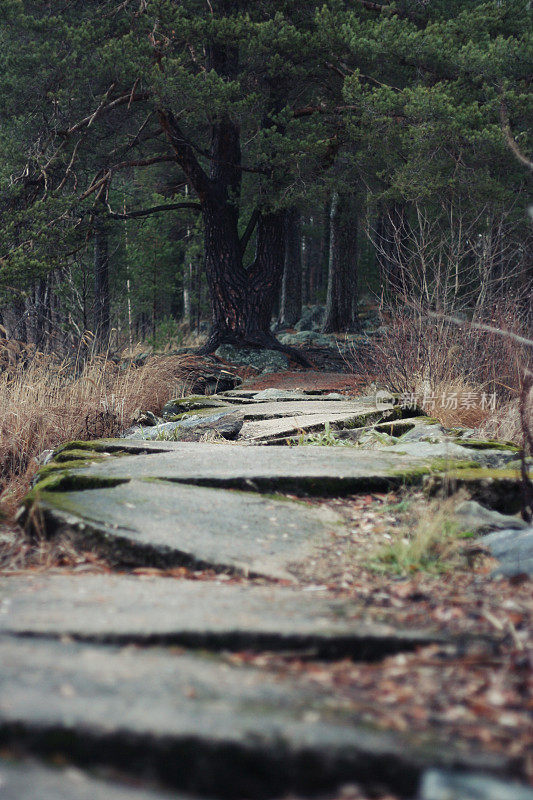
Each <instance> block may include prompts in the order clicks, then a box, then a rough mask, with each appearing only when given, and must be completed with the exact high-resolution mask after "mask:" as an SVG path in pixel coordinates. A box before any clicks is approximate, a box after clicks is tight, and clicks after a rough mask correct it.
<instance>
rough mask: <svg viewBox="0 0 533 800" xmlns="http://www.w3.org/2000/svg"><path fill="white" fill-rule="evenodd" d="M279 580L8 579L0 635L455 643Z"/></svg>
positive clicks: (251, 645) (396, 647) (205, 644)
mask: <svg viewBox="0 0 533 800" xmlns="http://www.w3.org/2000/svg"><path fill="white" fill-rule="evenodd" d="M321 594H322V593H319V595H318V597H314V598H311V597H310V593H309V592H305V591H303V592H302V591H300V590H296V589H289V588H283V587H279V586H275V585H268V586H249V585H243V584H240V585H239V584H231V585H220V584H218V583H214V582H202V581H179V582H176V581H172V580H169V579H167V578H151V579H150V580H145V581H140V580H139V579H138V578H136V577H131V576H128V575H85V576H84V577H83V579H80V577H79V576H73V575H34V576H31V577H30V578H27V577H24V578H17V577H13V578H4V579H0V597H2V600H1V601H0V635H2V634H14V635H17V636H32V637H36V636H50V637H56V638H61V637H65V636H67V637H70V638H72V639H76V640H86V641H92V642H96V643H115V644H120V643H122V644H154V643H156V644H178V645H183V646H186V647H193V648H199V647H201V648H206V649H209V650H212V651H219V650H255V651H260V650H271V651H288V650H294V651H308V652H311V651H312V652H313V653H315V654H317V655H318V656H321V657H328V658H329V657H332V656H335V657H343V656H350V657H351V658H354V659H358V660H372V659H374V658H382V657H383V656H385V655H387V654H389V653H397V652H406V651H408V650H410V649H414V648H416V647H417V646H419V645H424V644H431V643H433V642H452V641H453V640H452V639H450V638H449V637H446V636H443V635H442V634H436V633H435V632H432V631H417V630H412V629H409V630H401V629H398V628H396V627H392V626H391V625H384V624H376V623H375V622H371V621H370V620H368V619H367V620H365V619H361V614H360V611H359V610H358V608H357V606H356V604H355V603H353V602H352V603H350V602H349V601H346V600H335V599H332V598H331V597H327V596H326V597H321V596H320V595H321Z"/></svg>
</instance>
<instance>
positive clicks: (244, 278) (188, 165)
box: [158, 0, 308, 365]
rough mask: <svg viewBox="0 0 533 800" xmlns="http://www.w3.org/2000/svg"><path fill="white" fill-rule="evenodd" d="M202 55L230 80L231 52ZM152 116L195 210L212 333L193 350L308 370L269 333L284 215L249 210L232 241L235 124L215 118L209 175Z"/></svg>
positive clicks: (185, 142) (167, 124)
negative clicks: (240, 350) (262, 356)
mask: <svg viewBox="0 0 533 800" xmlns="http://www.w3.org/2000/svg"><path fill="white" fill-rule="evenodd" d="M224 3H228V4H229V5H230V6H231V3H230V0H224ZM219 10H220V9H219ZM208 54H209V65H210V68H211V69H214V70H215V71H216V72H217V73H218V75H220V76H222V77H224V78H227V79H232V77H233V76H234V74H235V72H236V69H237V65H238V58H239V50H238V48H237V47H235V46H231V45H230V46H224V45H221V44H220V43H218V42H211V43H210V44H209V46H208ZM158 115H159V121H160V123H161V127H162V129H163V131H164V132H165V134H166V136H167V137H168V139H169V141H170V143H171V145H172V147H173V150H174V152H175V154H176V158H177V161H178V163H179V164H180V166H181V168H182V169H183V171H184V173H185V175H186V177H187V180H188V181H189V183H190V184H191V185H192V186H193V187H194V189H195V191H196V194H197V196H198V199H199V201H200V205H201V209H202V215H203V221H204V243H205V271H206V278H207V286H208V289H209V296H210V300H211V311H212V328H211V331H210V334H209V337H208V340H207V342H206V343H205V345H204V346H203V347H202V348H200V351H199V352H200V353H211V352H213V351H214V350H216V348H217V347H218V346H219V345H220V344H222V343H230V344H235V345H240V346H250V345H251V346H254V347H270V348H273V349H277V350H282V351H284V352H291V353H292V355H293V356H294V357H295V358H297V359H298V360H299V361H300V362H301V363H303V364H306V365H308V362H307V359H305V358H304V357H303V356H300V354H297V353H296V352H293V351H290V348H287V347H284V346H283V345H282V344H281V343H280V342H278V341H277V339H276V338H275V336H274V335H273V334H272V333H271V331H270V321H271V317H272V311H273V308H274V305H275V302H276V299H277V297H278V294H279V290H280V286H281V280H282V275H283V266H284V237H283V221H284V212H269V211H264V210H263V209H256V210H255V211H254V213H253V215H252V219H251V221H250V224H249V225H248V226H247V229H246V233H245V234H244V236H243V238H242V239H241V238H240V236H239V207H240V201H241V183H242V170H241V163H242V157H241V142H240V127H239V124H238V122H236V121H234V120H232V119H231V118H230V117H229V116H227V115H222V116H221V117H219V118H218V119H217V121H216V122H214V123H213V125H212V128H211V149H210V156H211V159H210V162H211V163H210V171H209V175H208V174H207V173H206V172H205V170H204V168H203V167H202V165H201V164H200V162H199V161H198V158H197V155H196V152H195V150H194V148H193V146H192V145H191V143H190V141H189V139H188V138H187V136H185V134H184V132H183V131H182V130H181V128H180V125H179V123H178V120H177V119H176V117H174V115H173V114H172V112H171V111H169V110H168V109H160V110H159V112H158ZM255 226H257V247H256V256H255V260H254V262H253V263H252V265H251V266H250V267H249V268H248V269H246V268H245V266H244V264H243V257H244V253H245V251H246V245H247V242H248V240H249V238H250V235H251V233H252V231H253V230H254V228H255Z"/></svg>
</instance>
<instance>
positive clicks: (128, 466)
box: [57, 439, 453, 495]
mask: <svg viewBox="0 0 533 800" xmlns="http://www.w3.org/2000/svg"><path fill="white" fill-rule="evenodd" d="M92 445H93V446H96V447H97V448H98V447H100V446H101V447H103V448H105V449H107V450H108V451H109V452H113V450H115V449H116V450H118V451H120V450H121V449H122V450H128V449H130V448H131V450H130V452H136V450H137V452H138V448H139V447H140V446H142V448H144V449H145V450H146V452H147V453H149V454H148V455H144V454H141V455H133V456H131V457H128V458H109V459H106V460H104V461H101V462H98V463H94V464H92V465H89V466H86V467H83V468H80V469H79V470H70V471H69V473H68V474H69V476H70V477H69V480H68V481H67V482H66V483H65V486H68V487H70V486H75V485H76V484H77V485H79V486H82V485H85V484H90V483H91V481H92V482H94V483H96V482H97V481H98V480H117V479H120V480H133V479H145V478H159V479H164V480H168V481H180V482H184V483H195V484H202V485H206V486H216V487H232V488H238V489H244V490H246V489H248V490H256V491H265V492H276V491H282V492H289V493H294V494H298V495H313V494H315V495H345V494H350V493H353V492H357V491H360V490H363V491H373V490H374V491H380V490H386V489H388V488H391V487H396V486H399V485H402V483H404V482H415V483H416V482H418V483H420V482H421V481H422V478H423V476H424V474H425V473H426V472H429V471H430V469H431V465H432V464H435V463H438V464H440V466H441V467H442V459H439V460H438V461H437V462H436V460H435V458H433V457H432V456H430V455H427V456H425V457H417V456H415V455H412V454H409V455H407V454H405V453H404V452H403V451H401V450H398V451H394V448H390V449H389V452H386V453H384V452H380V451H377V450H371V451H359V450H357V451H355V450H353V449H352V448H343V447H320V446H306V447H284V446H272V447H262V446H254V445H249V446H245V447H239V446H238V445H230V444H223V443H222V444H219V443H195V442H178V443H170V442H163V443H159V442H154V443H153V444H152V443H150V442H143V443H142V445H140V443H139V441H138V440H130V441H128V440H127V439H119V440H116V442H113V441H109V440H107V441H106V440H103V441H102V442H96V443H92ZM153 445H161V446H159V447H154V446H153ZM452 463H453V462H452ZM57 480H58V481H60V478H59V477H58V478H57ZM58 488H60V487H58Z"/></svg>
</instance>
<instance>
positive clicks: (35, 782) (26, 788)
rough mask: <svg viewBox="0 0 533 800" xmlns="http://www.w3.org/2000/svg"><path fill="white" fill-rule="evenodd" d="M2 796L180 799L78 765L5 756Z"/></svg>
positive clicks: (18, 799)
mask: <svg viewBox="0 0 533 800" xmlns="http://www.w3.org/2000/svg"><path fill="white" fill-rule="evenodd" d="M0 797H1V798H2V800H180V797H178V795H176V794H175V793H172V794H171V795H170V794H167V793H166V792H165V793H163V792H152V791H148V790H144V789H140V788H135V787H134V786H132V785H131V783H129V784H124V785H122V786H121V785H120V784H117V783H111V782H109V781H103V780H98V779H97V778H94V777H92V776H91V775H88V774H87V773H86V772H83V771H82V770H80V769H76V768H74V767H69V768H68V769H64V768H63V769H60V768H57V767H56V768H55V769H54V768H52V767H43V766H41V765H40V764H38V763H37V762H33V761H27V760H25V761H6V760H3V759H0ZM182 800H184V796H183V797H182Z"/></svg>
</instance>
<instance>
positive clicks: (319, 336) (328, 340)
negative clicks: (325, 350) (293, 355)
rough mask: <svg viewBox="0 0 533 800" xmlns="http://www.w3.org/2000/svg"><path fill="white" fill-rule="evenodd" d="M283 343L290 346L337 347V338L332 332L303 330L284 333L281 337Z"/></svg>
mask: <svg viewBox="0 0 533 800" xmlns="http://www.w3.org/2000/svg"><path fill="white" fill-rule="evenodd" d="M279 340H280V342H281V343H282V344H286V345H289V347H298V346H299V347H301V346H302V345H307V346H308V347H334V348H335V349H336V348H337V340H336V339H335V337H334V336H333V335H331V334H327V333H317V332H315V331H301V332H300V333H282V334H281V336H280V337H279Z"/></svg>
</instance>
